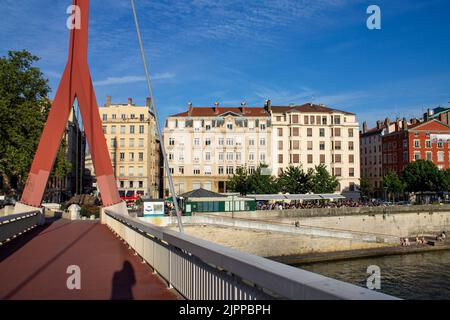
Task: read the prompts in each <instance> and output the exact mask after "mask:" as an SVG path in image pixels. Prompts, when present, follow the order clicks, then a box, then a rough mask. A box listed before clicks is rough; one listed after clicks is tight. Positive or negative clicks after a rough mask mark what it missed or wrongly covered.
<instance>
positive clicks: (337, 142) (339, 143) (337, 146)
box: [333, 141, 341, 150]
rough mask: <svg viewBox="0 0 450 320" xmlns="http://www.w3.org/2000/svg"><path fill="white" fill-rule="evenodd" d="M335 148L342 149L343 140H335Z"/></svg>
mask: <svg viewBox="0 0 450 320" xmlns="http://www.w3.org/2000/svg"><path fill="white" fill-rule="evenodd" d="M333 144H334V148H333V149H334V150H341V141H334V142H333Z"/></svg>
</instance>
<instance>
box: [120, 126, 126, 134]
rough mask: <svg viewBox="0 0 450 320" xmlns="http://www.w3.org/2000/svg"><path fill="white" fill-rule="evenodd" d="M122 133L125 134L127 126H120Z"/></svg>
mask: <svg viewBox="0 0 450 320" xmlns="http://www.w3.org/2000/svg"><path fill="white" fill-rule="evenodd" d="M120 133H121V134H125V126H120Z"/></svg>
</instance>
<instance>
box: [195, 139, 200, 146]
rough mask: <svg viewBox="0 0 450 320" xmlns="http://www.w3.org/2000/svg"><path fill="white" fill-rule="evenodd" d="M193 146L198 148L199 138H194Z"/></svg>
mask: <svg viewBox="0 0 450 320" xmlns="http://www.w3.org/2000/svg"><path fill="white" fill-rule="evenodd" d="M194 145H195V146H199V145H200V138H194Z"/></svg>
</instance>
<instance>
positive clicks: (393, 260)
mask: <svg viewBox="0 0 450 320" xmlns="http://www.w3.org/2000/svg"><path fill="white" fill-rule="evenodd" d="M371 265H376V266H378V267H380V270H381V289H380V290H379V291H380V292H383V293H387V294H390V295H393V296H396V297H399V298H402V299H413V300H430V299H432V300H442V299H446V300H448V299H450V251H435V252H427V253H419V254H407V255H394V256H385V257H376V258H364V259H355V260H345V261H332V262H320V263H313V264H306V265H301V266H298V267H299V268H301V269H305V270H309V271H312V272H316V273H319V274H322V275H324V276H328V277H331V278H335V279H338V280H342V281H345V282H349V283H353V284H355V285H359V286H362V287H366V282H367V278H368V277H369V274H368V273H367V267H368V266H371Z"/></svg>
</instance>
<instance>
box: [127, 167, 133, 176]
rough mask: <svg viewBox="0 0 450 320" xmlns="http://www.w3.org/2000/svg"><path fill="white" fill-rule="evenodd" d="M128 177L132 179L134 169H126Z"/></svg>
mask: <svg viewBox="0 0 450 320" xmlns="http://www.w3.org/2000/svg"><path fill="white" fill-rule="evenodd" d="M128 175H129V176H130V177H133V176H134V167H129V168H128Z"/></svg>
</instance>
